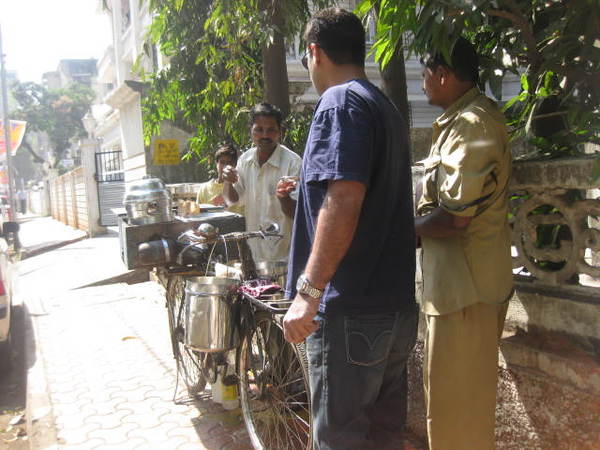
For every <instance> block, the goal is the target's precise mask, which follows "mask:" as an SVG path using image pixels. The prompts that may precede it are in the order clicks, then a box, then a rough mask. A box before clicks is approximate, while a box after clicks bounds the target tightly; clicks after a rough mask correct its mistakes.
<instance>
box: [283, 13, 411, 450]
mask: <svg viewBox="0 0 600 450" xmlns="http://www.w3.org/2000/svg"><path fill="white" fill-rule="evenodd" d="M305 39H306V42H307V52H306V54H305V57H304V58H303V64H304V65H305V67H306V68H307V69H308V71H309V73H310V77H311V80H312V82H313V85H314V86H315V88H316V90H317V92H318V93H319V95H320V96H321V97H320V99H319V102H318V103H317V106H316V111H315V114H314V117H313V121H312V124H311V127H310V133H309V136H308V140H307V143H306V150H305V153H304V160H303V166H302V174H301V180H300V191H299V198H298V203H297V207H296V216H295V221H294V228H293V233H292V245H291V253H290V262H289V267H288V275H289V276H288V285H287V287H286V294H287V296H288V298H293V299H294V301H293V303H292V305H291V307H290V309H289V311H288V312H287V314H286V316H285V318H284V322H283V324H284V333H285V337H286V339H287V340H288V341H290V342H293V343H299V342H302V341H304V340H305V339H306V348H307V354H308V359H309V374H310V386H311V397H312V408H313V429H314V432H313V442H314V448H318V449H336V450H338V449H348V448H356V449H358V448H360V449H362V448H403V444H402V428H403V425H404V424H403V417H402V416H403V414H402V412H403V410H404V409H405V405H406V397H405V395H404V389H403V388H404V379H403V372H404V370H405V367H406V360H407V358H408V354H409V352H410V350H411V349H412V347H413V345H414V341H415V335H416V329H417V309H416V305H415V295H414V275H415V235H414V224H413V218H412V217H413V203H412V185H411V172H410V161H409V145H408V138H407V136H406V133H405V131H404V130H405V127H404V124H403V119H402V117H401V116H400V114H399V113H398V111H397V109H396V108H395V107H394V106H393V104H392V103H391V102H390V101H389V100H388V98H387V97H386V96H385V95H384V94H383V93H382V92H381V91H380V90H379V89H377V88H376V87H375V86H374V85H373V84H371V83H370V82H369V81H368V80H367V78H366V75H365V70H364V60H365V32H364V28H363V26H362V24H361V22H360V20H359V19H358V18H357V17H356V16H355V15H354V14H351V13H349V12H347V11H344V10H342V9H339V8H329V9H326V10H323V11H321V12H319V13H317V14H316V15H315V16H313V17H312V18H311V20H310V21H309V23H308V24H307V27H306V32H305Z"/></svg>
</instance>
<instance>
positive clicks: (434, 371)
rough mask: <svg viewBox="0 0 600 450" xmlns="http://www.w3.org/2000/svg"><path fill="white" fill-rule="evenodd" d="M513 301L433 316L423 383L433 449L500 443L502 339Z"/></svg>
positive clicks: (469, 449) (483, 448)
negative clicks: (498, 405)
mask: <svg viewBox="0 0 600 450" xmlns="http://www.w3.org/2000/svg"><path fill="white" fill-rule="evenodd" d="M507 308H508V302H506V303H503V304H501V305H489V304H486V303H476V304H474V305H471V306H468V307H466V308H463V309H461V310H460V311H457V312H454V313H451V314H444V315H440V316H429V315H428V316H426V317H427V337H426V339H425V363H424V367H423V382H424V387H425V402H426V405H427V434H428V436H429V448H430V450H487V449H494V448H495V437H494V430H495V410H496V386H497V382H498V343H499V338H500V336H501V334H502V329H503V327H504V318H505V317H506V310H507Z"/></svg>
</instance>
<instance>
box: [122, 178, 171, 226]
mask: <svg viewBox="0 0 600 450" xmlns="http://www.w3.org/2000/svg"><path fill="white" fill-rule="evenodd" d="M123 205H124V206H125V209H126V210H127V217H128V219H129V223H130V224H132V225H148V224H151V223H161V222H170V221H171V220H173V212H172V210H171V194H170V193H169V191H168V190H167V189H166V187H165V184H164V183H163V182H162V180H160V179H159V178H144V179H142V180H138V181H134V182H132V183H129V184H128V185H127V187H126V189H125V197H124V199H123Z"/></svg>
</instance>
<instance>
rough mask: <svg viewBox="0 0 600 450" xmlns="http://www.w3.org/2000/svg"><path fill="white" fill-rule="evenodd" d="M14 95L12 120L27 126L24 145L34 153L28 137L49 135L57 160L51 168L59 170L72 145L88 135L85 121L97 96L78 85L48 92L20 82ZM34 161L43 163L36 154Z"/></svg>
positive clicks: (15, 88) (13, 86)
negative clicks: (42, 133)
mask: <svg viewBox="0 0 600 450" xmlns="http://www.w3.org/2000/svg"><path fill="white" fill-rule="evenodd" d="M11 91H12V95H13V97H14V99H15V101H16V106H15V108H14V111H12V112H11V118H14V119H17V120H25V121H26V122H27V130H26V134H25V137H24V139H23V144H22V145H24V146H25V147H26V148H27V149H28V150H29V151H30V152H32V153H33V150H32V149H31V146H30V144H29V142H28V135H30V134H31V133H35V132H44V133H46V134H47V135H48V139H49V141H50V145H51V146H52V152H53V155H54V160H53V161H48V162H49V163H50V165H51V167H56V165H57V164H58V162H59V161H60V160H61V159H62V158H63V156H64V154H65V151H66V150H67V149H68V148H69V147H70V146H71V144H72V141H73V140H74V139H79V138H83V137H85V136H86V135H87V134H86V131H85V128H84V126H83V123H82V121H81V119H82V118H83V116H84V115H85V114H86V113H87V112H88V111H89V110H90V107H91V104H92V101H93V99H94V93H93V92H92V90H91V89H90V88H88V87H87V86H84V85H81V84H78V83H73V84H71V85H69V86H68V87H67V88H64V89H58V90H48V89H46V88H45V87H44V86H42V85H40V84H37V83H33V82H26V83H19V82H16V83H15V84H13V85H12V86H11ZM34 158H37V159H38V160H39V159H40V157H39V156H38V155H35V154H34ZM39 162H41V161H39Z"/></svg>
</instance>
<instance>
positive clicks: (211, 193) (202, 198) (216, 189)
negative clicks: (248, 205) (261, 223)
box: [196, 178, 244, 214]
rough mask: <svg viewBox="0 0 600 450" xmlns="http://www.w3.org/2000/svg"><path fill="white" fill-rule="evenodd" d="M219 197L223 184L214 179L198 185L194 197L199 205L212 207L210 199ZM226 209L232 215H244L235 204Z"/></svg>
mask: <svg viewBox="0 0 600 450" xmlns="http://www.w3.org/2000/svg"><path fill="white" fill-rule="evenodd" d="M219 195H223V183H219V182H218V181H217V179H216V178H213V179H212V180H209V181H207V182H205V183H202V184H201V185H200V187H199V188H198V194H197V195H196V203H198V204H199V205H200V204H203V203H204V204H211V205H212V199H213V198H215V197H218V196H219ZM226 209H227V211H231V212H233V213H237V214H244V208H243V207H242V206H240V205H237V204H236V205H232V206H230V207H228V208H226Z"/></svg>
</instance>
